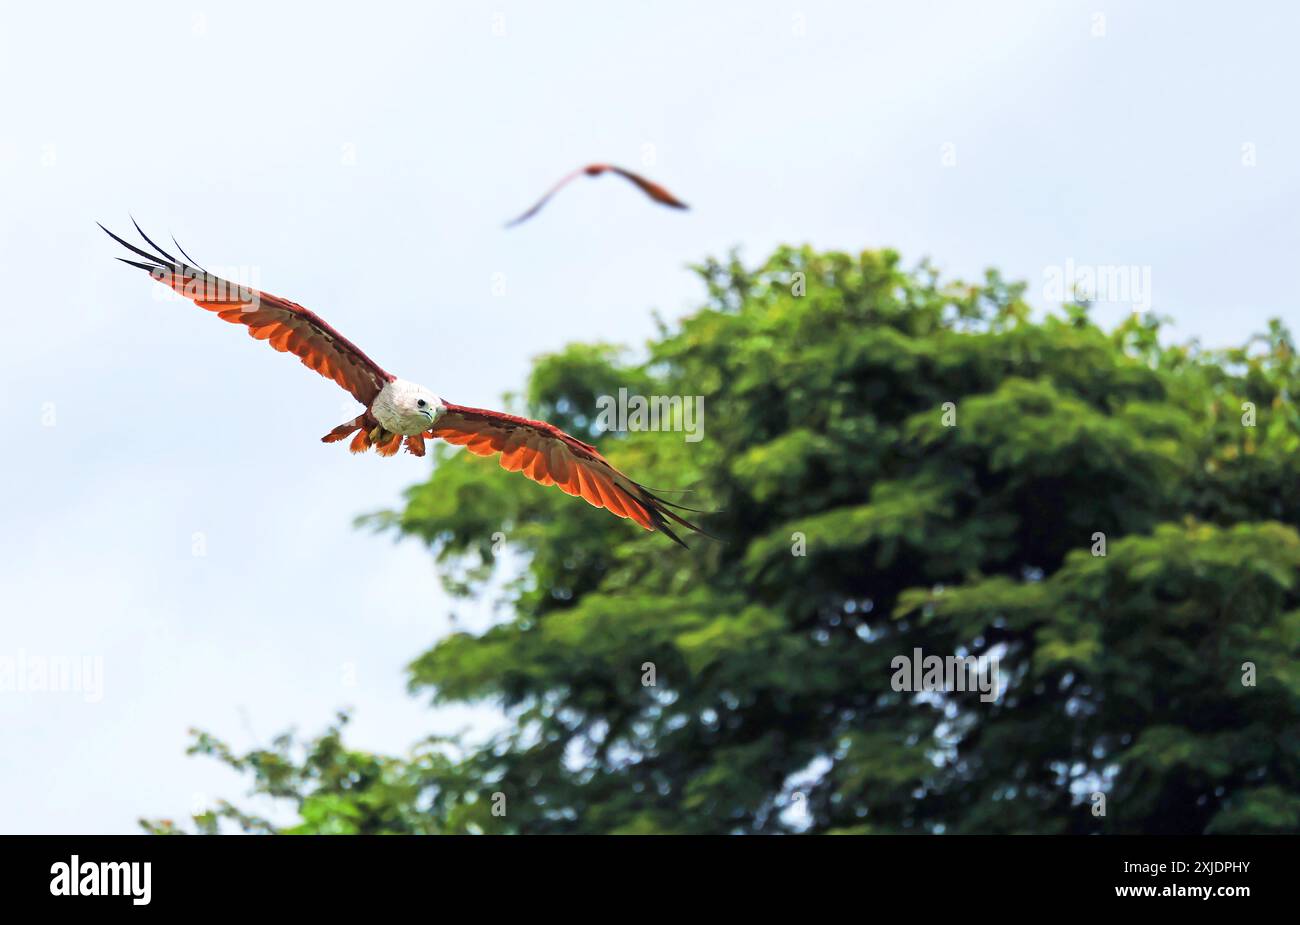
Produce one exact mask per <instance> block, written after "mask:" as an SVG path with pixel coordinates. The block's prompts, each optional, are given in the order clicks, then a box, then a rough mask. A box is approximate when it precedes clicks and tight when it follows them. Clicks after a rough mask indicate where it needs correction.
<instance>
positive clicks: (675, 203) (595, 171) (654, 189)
mask: <svg viewBox="0 0 1300 925" xmlns="http://www.w3.org/2000/svg"><path fill="white" fill-rule="evenodd" d="M606 171H610V172H612V173H616V174H618V175H619V176H620V177H623V178H625V179H627V180H631V181H632V182H633V183H635V184H636V185H637V187H638V188H639V189H640V190H641V192H643V193H645V194H646V195H647V196H649V197H650V198H651V199H653V200H654V201H655V202H658V203H662V204H663V205H666V206H671V207H672V208H674V209H687V208H690V207H689V206H688V205H686V203H684V202H682V201H681V200H680V199H678V198H677V197H676V196H674V195H673V194H672V193H670V192H668V190H666V189H664V188H663V187H662V186H660V185H659V184H658V183H654V182H652V181H650V180H647V179H646V178H645V177H643V176H640V175H639V174H635V173H633V172H632V171H630V170H624V169H623V168H622V167H615V166H614V165H613V164H588V165H587V166H586V167H580V168H578V169H577V170H575V171H574V172H573V173H571V174H569V175H568V176H566V177H565V178H564V179H562V180H560V182H559V183H557V184H555V185H554V186H553V187H551V189H550V190H549V191H548V192H547V194H546V195H545V196H543V197H542V198H541V199H539V200H538V201H537V203H536V205H534V206H533V207H532V208H531V209H529V210H528V211H527V212H525V213H524V214H523V215H521V216H519V217H518V218H516V219H514V220H513V221H510V222H507V223H506V227H507V228H510V227H512V226H514V225H518V224H519V223H520V222H523V221H527V220H528V219H530V218H532V217H533V216H534V215H536V214H537V213H538V212H539V211H541V208H542V206H544V205H546V203H547V202H549V201H550V199H551V197H552V196H554V195H555V194H556V193H558V192H559V191H560V190H561V189H562V188H563V187H564V186H565V185H566V184H568V183H570V182H571V181H573V180H574V179H575V178H577V177H579V176H581V175H582V174H584V173H585V174H586V175H587V176H589V177H598V176H600V175H601V174H602V173H605V172H606Z"/></svg>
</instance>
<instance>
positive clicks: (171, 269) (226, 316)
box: [99, 225, 393, 407]
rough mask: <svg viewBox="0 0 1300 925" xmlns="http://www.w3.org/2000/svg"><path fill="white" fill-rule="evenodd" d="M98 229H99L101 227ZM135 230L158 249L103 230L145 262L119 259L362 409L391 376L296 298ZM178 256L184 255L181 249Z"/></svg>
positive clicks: (138, 228) (137, 226)
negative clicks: (236, 277)
mask: <svg viewBox="0 0 1300 925" xmlns="http://www.w3.org/2000/svg"><path fill="white" fill-rule="evenodd" d="M99 227H100V228H104V226H103V225H100V226H99ZM135 228H136V231H139V232H140V237H142V238H144V240H145V242H146V243H148V244H149V246H150V247H152V248H153V249H154V250H155V251H157V253H156V254H151V253H149V252H148V251H145V250H142V249H140V248H138V247H136V246H135V245H133V244H129V243H128V242H126V241H123V240H122V239H121V238H119V237H118V236H117V235H115V234H113V232H111V231H109V230H108V229H107V228H104V231H105V232H107V233H108V235H109V236H110V237H111V238H113V240H115V241H117V242H118V243H119V244H121V245H123V246H124V247H126V248H127V249H129V250H130V251H132V252H133V253H135V254H138V255H139V256H141V257H143V258H145V260H146V261H147V262H146V263H141V262H138V261H135V260H126V259H124V258H121V257H119V258H118V259H119V260H121V261H122V262H123V263H127V264H130V265H131V266H133V267H139V268H140V269H142V270H147V271H148V272H149V274H150V275H151V276H152V277H153V278H154V279H156V280H157V281H158V282H160V283H163V284H164V285H166V286H170V287H171V288H172V289H174V290H175V291H176V292H178V293H180V294H181V295H183V296H185V298H187V299H190V300H191V301H193V302H194V304H195V305H198V306H199V307H200V308H206V309H207V310H208V311H210V312H216V313H217V317H218V318H220V319H221V320H223V321H229V322H232V323H234V324H242V325H245V326H246V327H247V328H248V333H249V334H250V335H252V336H253V337H255V338H256V339H258V340H264V341H266V342H267V343H269V344H270V345H271V346H272V347H274V348H275V349H276V350H279V351H280V352H281V353H292V354H294V355H295V356H297V357H298V358H299V359H300V360H302V363H303V365H304V366H306V367H307V368H309V369H313V370H315V371H316V372H318V373H320V374H321V375H322V376H324V377H325V378H326V379H332V380H334V381H335V382H337V383H338V384H339V385H341V386H342V387H343V388H345V389H347V390H348V391H349V392H351V393H352V395H353V396H354V397H355V398H356V400H357V401H359V402H361V403H362V404H364V405H366V406H367V407H369V405H370V403H371V402H372V401H374V400H375V396H376V395H378V394H379V391H380V389H382V388H383V387H384V383H385V382H388V381H390V380H391V379H392V378H393V377H392V376H391V375H389V374H388V373H386V372H384V370H383V369H381V368H380V367H379V365H378V364H377V363H375V361H374V360H372V359H370V357H368V356H366V355H365V354H364V353H362V352H361V350H360V349H359V348H358V347H357V346H356V345H355V344H353V343H352V342H351V341H350V340H348V339H347V338H346V337H344V336H343V335H342V334H340V333H339V332H338V331H336V330H334V328H332V327H330V325H328V324H327V323H326V322H325V320H324V319H323V318H321V317H320V316H319V315H317V314H316V313H315V312H312V311H309V310H308V309H305V308H303V307H302V306H301V305H299V304H297V303H296V302H290V301H289V300H288V299H282V298H280V297H279V296H275V295H271V294H270V293H267V292H260V291H258V290H256V289H250V288H248V287H247V286H240V285H238V284H237V283H231V282H228V281H226V280H224V279H221V278H220V277H217V276H213V275H212V274H211V273H208V272H207V271H206V270H203V269H199V268H196V267H194V266H192V265H190V264H188V263H186V262H184V261H182V260H177V259H176V258H175V257H173V256H172V255H171V254H169V253H167V252H166V251H165V250H163V249H162V248H161V247H159V246H158V245H157V244H154V242H153V241H152V240H150V238H149V236H148V235H146V234H145V233H144V232H143V231H142V230H141V229H140V226H139V225H136V226H135ZM177 248H178V249H180V245H179V244H178V245H177ZM181 254H182V255H184V256H186V257H188V256H189V255H188V254H186V253H185V251H184V250H183V249H182V250H181Z"/></svg>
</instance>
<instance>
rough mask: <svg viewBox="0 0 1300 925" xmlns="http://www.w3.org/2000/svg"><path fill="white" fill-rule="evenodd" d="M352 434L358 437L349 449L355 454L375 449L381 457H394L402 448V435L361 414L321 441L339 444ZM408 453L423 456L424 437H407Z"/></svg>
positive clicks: (421, 435)
mask: <svg viewBox="0 0 1300 925" xmlns="http://www.w3.org/2000/svg"><path fill="white" fill-rule="evenodd" d="M352 434H356V436H355V437H353V438H352V443H350V444H349V445H348V449H349V450H351V451H352V452H353V453H364V452H366V450H368V449H370V448H371V447H374V448H375V452H377V453H378V454H379V455H380V456H392V455H394V454H396V453H397V451H398V450H399V449H401V447H402V435H401V434H393V433H389V432H388V431H386V430H385V429H384V428H383V427H381V426H380V425H378V424H375V423H374V422H373V421H371V420H368V419H367V416H366V415H365V414H359V415H357V416H356V417H355V418H353V419H352V420H350V421H348V422H347V423H345V424H340V425H339V426H338V427H336V428H334V429H333V430H331V431H330V432H329V433H328V434H326V435H325V436H323V437H321V438H320V439H321V442H322V443H337V442H338V441H340V440H344V439H346V438H347V437H349V436H350V435H352ZM406 452H408V453H410V454H411V455H413V456H423V455H424V435H423V434H416V435H415V436H414V437H407V438H406Z"/></svg>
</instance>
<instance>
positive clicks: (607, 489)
mask: <svg viewBox="0 0 1300 925" xmlns="http://www.w3.org/2000/svg"><path fill="white" fill-rule="evenodd" d="M445 404H446V406H447V410H446V411H445V412H444V413H443V414H442V415H441V416H440V417H439V418H438V419H437V421H436V422H435V424H434V427H433V429H432V430H430V431H428V432H427V434H426V436H430V437H439V438H441V439H443V440H446V441H447V442H448V443H455V444H458V445H460V446H463V447H465V449H467V450H469V451H470V452H471V453H474V454H475V455H478V456H495V455H497V454H500V456H501V467H502V468H503V469H506V470H508V471H510V472H522V473H523V474H524V475H526V476H527V477H528V478H530V479H532V480H533V481H534V482H538V483H540V484H542V485H558V486H559V487H560V490H561V491H563V492H565V493H566V494H570V495H576V496H580V497H581V498H582V499H583V500H585V501H586V502H587V503H588V504H592V505H595V506H596V507H603V508H605V510H607V511H609V512H610V513H611V514H615V515H617V516H619V517H624V518H631V519H632V520H634V521H636V522H637V523H638V524H640V525H641V526H642V527H644V528H645V529H647V530H657V531H658V532H660V533H663V534H665V535H666V536H667V537H668V538H669V539H671V540H672V541H673V542H675V543H677V544H678V545H680V546H685V545H686V544H685V543H683V542H682V541H681V539H679V538H678V536H677V535H676V534H675V533H674V532H673V531H672V529H671V528H670V527H669V526H668V520H672V521H675V522H676V523H678V524H681V525H682V526H684V527H686V528H687V529H689V530H694V531H695V532H697V533H704V531H703V530H701V529H700V528H699V527H697V526H696V525H695V524H693V523H691V522H690V521H687V520H684V519H683V518H681V517H679V516H678V515H677V514H675V513H674V512H673V511H671V510H669V509H668V508H669V506H670V505H671V506H672V507H681V505H676V504H672V502H670V501H665V500H664V499H662V498H660V497H658V496H657V495H654V494H652V493H651V492H650V491H649V490H648V489H647V488H646V487H645V486H643V485H638V484H637V483H636V482H634V481H632V480H631V479H630V478H628V477H627V476H626V475H624V474H623V473H622V472H619V471H618V470H617V469H615V468H614V467H613V466H611V465H610V464H609V462H608V461H607V460H606V459H605V457H603V456H601V455H600V453H599V452H598V451H597V450H596V448H595V447H594V446H592V445H591V444H589V443H583V442H582V441H581V440H578V439H577V438H576V437H571V436H570V435H569V434H566V433H565V432H564V431H562V430H560V429H559V428H558V427H556V426H554V425H553V424H547V423H546V422H544V421H531V420H529V419H528V418H521V417H516V416H515V415H513V414H502V413H501V412H499V411H485V410H484V409H482V408H466V407H464V406H463V405H454V404H452V403H451V402H445Z"/></svg>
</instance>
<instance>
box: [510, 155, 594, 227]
mask: <svg viewBox="0 0 1300 925" xmlns="http://www.w3.org/2000/svg"><path fill="white" fill-rule="evenodd" d="M585 169H586V168H581V169H578V170H575V171H574V172H573V173H571V174H569V175H567V176H566V177H564V178H563V179H562V180H560V182H559V183H556V184H555V185H554V186H552V187H551V188H550V189H549V190H547V191H546V195H545V196H543V197H542V198H541V199H539V200H537V202H536V203H534V204H533V207H532V208H531V209H529V210H528V211H527V212H525V213H524V214H523V215H520V216H519V217H518V218H513V219H511V220H510V221H508V222H506V227H507V228H513V227H514V226H515V225H518V224H519V223H520V222H526V221H528V220H529V219H530V218H532V217H533V216H534V215H536V214H537V213H538V212H540V211H541V210H542V206H544V205H546V204H547V203H548V202H550V201H551V197H552V196H554V195H555V194H556V193H558V192H559V191H560V190H561V189H563V188H564V186H565V185H566V184H568V183H569V182H571V181H572V180H574V179H575V178H576V177H579V176H581V175H582V173H583V171H584V170H585Z"/></svg>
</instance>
